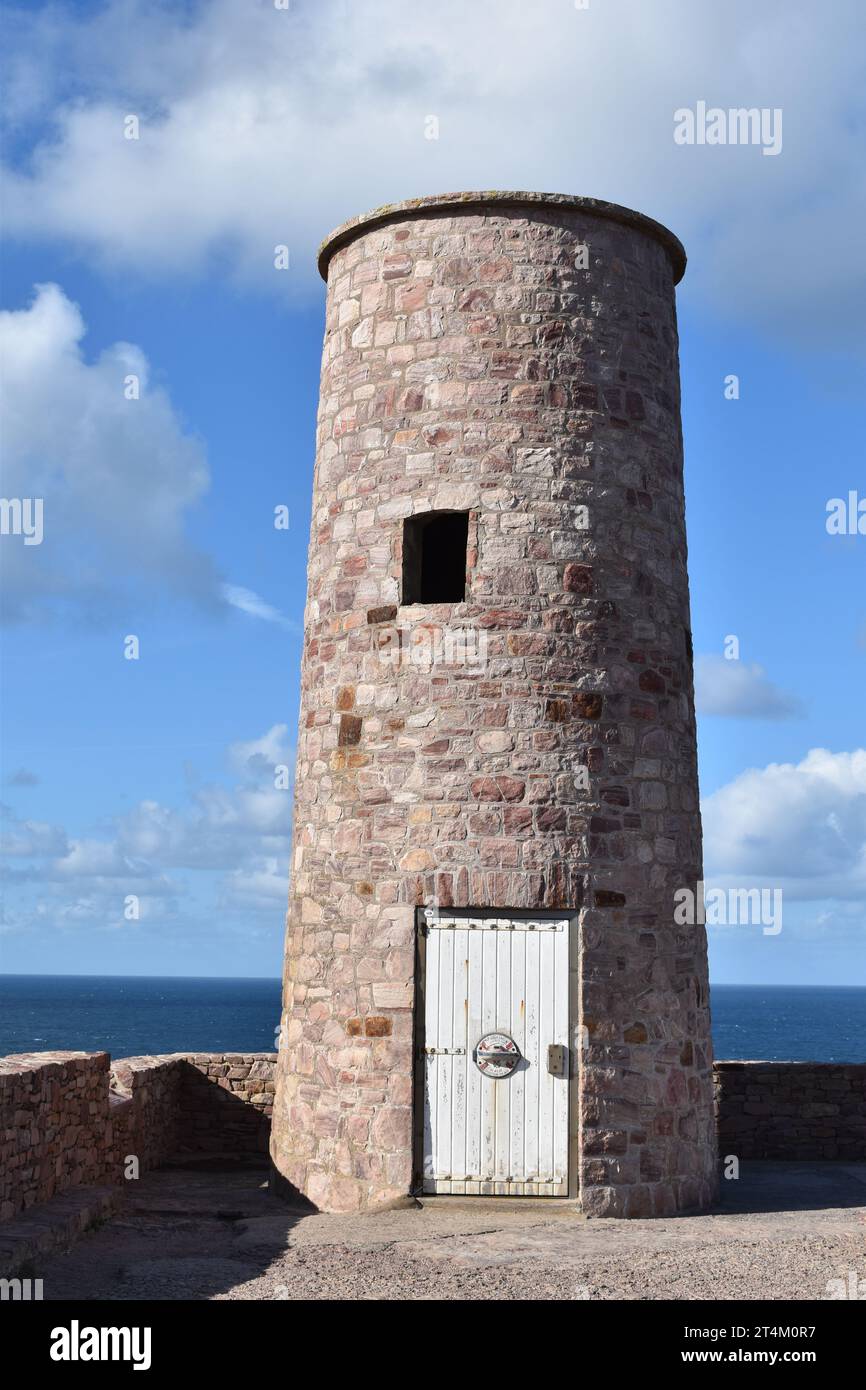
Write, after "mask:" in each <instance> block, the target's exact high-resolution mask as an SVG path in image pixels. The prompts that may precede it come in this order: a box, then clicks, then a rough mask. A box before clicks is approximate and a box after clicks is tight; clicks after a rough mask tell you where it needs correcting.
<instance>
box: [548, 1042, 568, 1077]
mask: <svg viewBox="0 0 866 1390" xmlns="http://www.w3.org/2000/svg"><path fill="white" fill-rule="evenodd" d="M547 1070H548V1071H549V1072H550V1074H551V1076H568V1048H567V1047H565V1046H564V1045H563V1044H562V1043H551V1044H550V1046H549V1047H548V1049H547Z"/></svg>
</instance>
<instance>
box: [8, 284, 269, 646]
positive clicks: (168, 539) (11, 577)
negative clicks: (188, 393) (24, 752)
mask: <svg viewBox="0 0 866 1390" xmlns="http://www.w3.org/2000/svg"><path fill="white" fill-rule="evenodd" d="M85 332H86V327H85V323H84V318H83V316H82V313H81V310H80V309H79V307H78V305H77V304H74V303H73V302H72V301H71V300H70V299H68V298H67V296H66V295H65V294H64V293H63V290H62V289H61V288H60V286H59V285H54V284H45V285H38V286H36V290H35V294H34V298H33V301H32V303H31V304H30V305H28V307H27V308H24V309H14V310H4V311H0V411H2V415H3V422H4V427H3V436H4V437H3V495H4V498H7V499H24V500H26V503H27V508H28V510H27V511H26V514H25V513H24V512H22V519H23V521H26V523H27V524H26V525H24V524H22V526H21V527H19V528H17V529H18V531H19V534H15V533H14V532H13V530H12V528H11V526H7V530H9V531H10V534H8V535H4V537H3V547H2V561H3V564H2V578H3V602H2V613H3V617H4V618H5V619H7V620H11V621H22V620H38V619H40V618H43V617H45V616H48V615H54V616H56V615H58V614H59V615H62V616H69V615H70V614H71V615H74V616H78V617H80V616H89V617H92V616H95V615H99V614H101V613H103V612H105V611H108V610H109V609H110V608H111V606H112V605H114V604H115V603H116V602H117V601H118V595H119V592H121V591H124V589H125V588H128V587H129V586H134V585H144V586H147V587H149V588H150V589H151V590H153V589H156V590H162V591H165V592H166V593H169V594H171V595H172V596H173V597H175V598H176V597H182V598H186V599H188V600H190V601H192V602H194V603H196V604H197V605H200V606H203V607H204V608H205V609H206V610H210V611H212V612H213V613H214V614H217V613H223V612H226V611H228V609H229V608H231V609H235V610H237V611H240V612H243V613H244V614H246V615H248V616H252V617H256V618H261V619H264V620H265V621H268V622H273V623H279V624H280V625H281V626H283V627H294V624H292V623H290V621H289V620H288V619H286V618H284V617H283V616H282V614H280V613H279V612H278V611H277V610H276V609H275V608H273V607H272V606H271V605H270V604H268V603H267V602H266V601H265V600H264V599H262V598H260V597H259V596H258V595H257V594H255V593H253V592H252V590H250V589H244V588H240V587H239V586H237V585H233V584H228V583H226V582H224V581H223V580H221V579H220V577H219V575H218V573H217V570H216V567H215V565H214V563H213V561H212V559H211V558H210V557H209V556H208V555H206V554H204V553H203V552H201V551H199V550H197V549H196V548H195V546H194V545H192V543H191V542H190V540H189V537H188V536H187V534H186V523H187V519H188V517H189V515H190V513H191V511H192V509H193V508H194V507H195V506H196V505H197V504H198V503H199V502H200V501H201V500H202V498H203V497H204V495H205V494H206V492H207V490H208V488H209V485H210V476H209V472H208V467H207V461H206V457H205V449H204V446H203V444H202V442H201V441H200V440H199V439H197V438H196V437H195V436H194V435H192V434H191V433H189V431H188V430H187V429H186V428H185V426H184V424H183V422H182V420H181V419H180V418H179V416H178V414H177V412H176V411H175V409H174V407H173V405H172V402H171V399H170V397H169V395H168V393H167V391H166V390H165V389H164V388H163V387H161V386H159V385H156V384H154V383H153V382H152V380H151V371H150V366H149V363H148V361H147V358H146V356H145V355H144V353H143V352H142V351H141V349H140V348H138V347H136V346H135V345H134V344H132V343H122V342H120V343H115V344H113V346H111V347H109V348H107V349H106V350H105V351H103V352H102V353H100V354H99V356H98V357H97V358H96V360H95V361H92V362H89V361H88V360H87V359H86V357H85V355H84V352H83V349H82V339H83V338H84V336H85ZM37 504H38V512H37V511H36V510H34V508H35V507H36V506H37ZM37 519H38V523H39V524H38V526H37V524H36V523H37ZM28 537H29V538H30V539H29V540H28ZM37 537H38V539H37Z"/></svg>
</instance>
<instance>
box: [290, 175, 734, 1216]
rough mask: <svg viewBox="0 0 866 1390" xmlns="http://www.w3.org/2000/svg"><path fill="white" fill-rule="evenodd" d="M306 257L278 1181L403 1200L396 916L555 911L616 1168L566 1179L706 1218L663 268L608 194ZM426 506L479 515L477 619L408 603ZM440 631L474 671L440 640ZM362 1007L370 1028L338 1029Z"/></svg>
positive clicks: (705, 1089) (701, 972)
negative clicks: (678, 894)
mask: <svg viewBox="0 0 866 1390" xmlns="http://www.w3.org/2000/svg"><path fill="white" fill-rule="evenodd" d="M584 247H586V248H588V249H589V267H590V268H589V269H582V268H581V267H582V266H583V265H585V264H586V260H585V256H584V252H583V248H584ZM320 264H321V266H322V269H323V273H324V274H325V275H326V277H327V282H328V298H327V311H326V334H325V343H324V350H323V358H322V377H321V393H320V407H319V419H318V439H317V469H316V491H315V495H314V498H313V515H312V528H311V544H310V558H309V575H308V607H307V623H306V631H305V644H304V656H303V666H302V696H301V709H302V714H301V721H300V734H299V740H298V752H297V776H296V781H295V821H294V848H293V857H292V888H291V895H290V904H289V914H288V919H287V935H286V958H285V975H284V1028H283V1038H284V1045H283V1047H282V1048H281V1051H280V1056H279V1063H278V1079H277V1097H276V1103H275V1110H274V1126H273V1133H272V1145H271V1152H272V1157H273V1159H274V1162H275V1164H276V1166H277V1167H278V1169H280V1171H282V1172H283V1173H284V1174H285V1175H286V1176H287V1177H289V1178H290V1179H291V1180H292V1181H293V1182H295V1183H297V1184H298V1185H299V1186H300V1187H302V1189H303V1190H304V1191H305V1192H306V1193H307V1194H308V1195H309V1196H310V1197H311V1198H312V1199H313V1200H314V1201H316V1202H317V1203H318V1204H319V1205H321V1206H324V1207H326V1208H328V1209H330V1210H337V1209H360V1210H363V1209H367V1208H369V1207H371V1206H374V1205H376V1204H378V1203H380V1202H383V1201H389V1200H391V1199H393V1198H395V1197H397V1196H399V1195H401V1194H402V1193H404V1192H405V1191H406V1188H407V1186H408V1183H409V1181H410V1175H411V1161H412V1152H411V1143H412V1139H411V1128H412V1127H411V1125H410V1124H408V1123H407V1121H406V1113H405V1112H406V1107H407V1099H406V1092H407V1089H409V1088H411V1080H412V1056H411V1033H412V1017H411V1008H412V1001H413V984H414V955H413V944H414V929H415V928H414V918H415V910H416V908H418V907H423V906H433V905H440V906H455V907H478V908H480V909H485V908H489V909H509V908H511V909H530V910H531V909H539V908H551V909H563V910H571V911H574V912H577V911H579V912H580V914H581V929H582V941H583V962H582V971H581V978H582V981H583V984H582V989H583V998H582V1000H581V1003H580V1008H581V1014H586V1015H590V1016H592V1017H594V1018H596V1019H598V1020H599V1027H598V1029H597V1030H596V1032H594V1033H593V1034H592V1035H590V1038H589V1044H588V1046H587V1048H586V1049H585V1052H584V1054H583V1055H582V1057H581V1059H580V1062H581V1071H580V1075H581V1105H582V1106H583V1107H585V1109H586V1110H587V1112H589V1111H590V1110H591V1108H592V1107H595V1108H596V1110H597V1115H598V1118H597V1119H596V1120H594V1121H588V1120H587V1117H586V1116H584V1120H583V1123H584V1124H586V1125H587V1128H588V1129H592V1130H597V1131H598V1132H599V1133H602V1132H603V1133H606V1134H611V1135H616V1136H617V1139H616V1144H617V1146H618V1147H617V1150H616V1157H617V1159H618V1160H621V1162H620V1163H619V1165H618V1166H616V1167H607V1166H604V1165H600V1164H599V1163H598V1162H595V1163H594V1164H593V1165H592V1166H589V1165H587V1164H584V1168H583V1171H582V1173H581V1181H582V1186H583V1194H584V1201H585V1203H586V1206H587V1209H589V1210H593V1211H601V1210H604V1211H605V1212H606V1213H607V1214H614V1215H625V1216H629V1215H631V1216H637V1215H642V1214H645V1213H647V1212H651V1213H656V1214H659V1213H665V1212H668V1211H674V1210H678V1209H680V1208H681V1207H682V1206H683V1205H684V1204H689V1205H691V1204H694V1203H695V1202H698V1203H706V1202H707V1201H708V1200H709V1199H710V1198H711V1196H712V1193H713V1190H714V1183H715V1175H714V1158H715V1144H714V1133H713V1111H712V1075H711V1046H710V1037H709V1009H708V987H707V967H706V942H705V935H704V931H703V928H701V927H697V928H682V927H677V926H676V925H675V924H674V921H673V904H674V892H675V891H676V889H678V888H681V887H683V886H688V885H690V884H691V885H694V884H695V883H696V882H697V880H698V879H699V878H700V877H701V842H700V820H699V815H698V811H697V773H696V749H695V724H694V710H693V698H692V657H691V642H690V636H689V631H690V619H689V603H688V583H687V575H686V541H685V527H684V501H683V484H682V445H681V432H680V419H679V377H678V362H677V329H676V314H675V304H674V284H675V282H676V280H677V279H678V278H679V276H680V275H681V273H682V270H683V267H684V257H683V253H682V248H681V247H679V244H678V243H677V242H676V239H675V238H673V237H672V236H671V235H670V233H668V232H666V231H664V229H662V228H659V227H658V226H657V225H656V224H652V223H650V222H649V221H648V220H647V219H642V218H641V217H640V216H639V215H637V214H634V213H630V212H627V211H625V210H623V209H617V208H614V207H612V206H611V205H609V204H601V203H597V202H594V201H593V200H588V199H580V198H566V197H562V198H559V197H553V198H549V197H546V196H541V195H522V194H496V195H483V194H472V195H461V196H455V197H449V198H444V199H422V200H418V201H416V202H414V203H412V204H411V205H401V206H399V207H394V208H388V209H385V210H379V211H378V212H376V213H374V214H371V215H368V216H366V217H364V218H360V219H357V220H356V221H355V222H354V223H352V224H348V225H347V226H346V227H345V228H342V229H341V230H340V231H339V232H338V233H336V234H335V235H334V236H332V237H331V238H330V239H329V241H328V243H327V245H326V246H325V247H324V248H323V251H322V256H321V261H320ZM436 510H460V511H466V512H468V514H469V527H468V536H469V539H468V547H467V562H466V589H465V598H464V601H463V602H460V603H455V604H451V605H447V604H436V605H426V606H422V605H411V606H405V605H402V603H401V600H402V584H403V558H404V557H403V523H404V520H405V518H407V517H411V516H414V515H418V514H421V513H425V512H429V511H436ZM455 628H456V629H462V630H468V631H469V632H471V633H473V634H475V635H476V636H477V635H479V634H480V635H481V636H483V638H484V645H483V647H481V646H480V645H478V646H476V649H475V651H476V655H477V656H478V659H477V660H475V661H467V660H463V661H460V660H454V659H451V660H449V659H447V654H445V655H443V653H442V651H441V650H438V651H437V648H436V636H437V633H438V634H440V635H441V633H442V631H443V629H455ZM348 689H351V690H353V691H354V703H353V705H352V713H351V715H348V714H346V713H342V714H341V712H340V710H339V709H338V708H336V707H335V692H338V691H344V690H348ZM349 719H351V720H353V721H355V722H354V723H353V724H352V725H351V726H349V725H348V724H347V722H346V721H348V720H349ZM494 733H495V734H497V735H500V736H501V737H498V738H495V739H493V738H490V735H491V734H494ZM350 734H351V738H350ZM355 735H357V737H355ZM586 773H588V783H589V785H588V786H587V778H586V776H585V774H586ZM373 1014H375V1015H376V1016H382V1017H391V1018H392V1020H393V1031H392V1033H391V1035H390V1036H383V1037H375V1036H370V1034H369V1032H367V1031H365V1032H364V1033H363V1034H362V1033H361V1032H360V1031H357V1032H356V1033H355V1035H354V1036H350V1033H349V1030H347V1023H348V1021H349V1020H355V1019H357V1020H361V1021H362V1020H364V1019H366V1018H369V1017H370V1016H371V1015H373ZM579 1022H580V1020H579V1019H578V1020H575V1024H576V1025H577V1024H579ZM686 1043H691V1044H692V1047H693V1051H692V1053H691V1054H688V1053H687V1051H686V1046H685V1045H686ZM398 1083H399V1095H397V1094H396V1093H395V1090H394V1089H393V1088H395V1087H397V1086H398ZM302 1106H303V1107H305V1109H304V1110H303V1113H304V1114H305V1115H309V1117H310V1118H309V1121H308V1123H305V1124H304V1125H303V1126H300V1125H298V1124H297V1123H293V1120H292V1116H293V1115H297V1114H299V1113H300V1107H302ZM323 1113H324V1114H327V1115H328V1116H329V1117H334V1118H333V1123H331V1121H330V1120H329V1123H328V1125H327V1127H326V1128H325V1129H322V1130H319V1129H317V1128H316V1125H315V1119H314V1117H316V1116H318V1115H319V1114H323ZM662 1114H663V1115H665V1116H666V1117H667V1118H666V1119H665V1120H664V1121H663V1122H662V1123H661V1124H658V1125H656V1124H654V1123H652V1121H653V1117H654V1116H659V1115H662ZM401 1136H402V1137H401ZM385 1137H387V1141H388V1143H387V1145H386V1144H385V1142H384V1139H385ZM401 1143H402V1144H404V1145H405V1147H404V1148H402V1149H401V1148H400V1147H399V1145H400V1144H401ZM606 1152H607V1151H605V1150H602V1151H601V1153H602V1156H604V1155H605V1153H606ZM644 1155H647V1156H646V1157H644ZM639 1159H640V1162H639ZM392 1160H393V1162H392ZM641 1162H642V1163H643V1165H644V1166H643V1172H642V1171H641V1167H640V1163H641ZM389 1165H390V1166H389ZM651 1172H652V1173H658V1174H660V1176H659V1178H658V1179H655V1178H652V1179H650V1178H649V1176H648V1175H649V1173H651ZM594 1190H595V1191H594Z"/></svg>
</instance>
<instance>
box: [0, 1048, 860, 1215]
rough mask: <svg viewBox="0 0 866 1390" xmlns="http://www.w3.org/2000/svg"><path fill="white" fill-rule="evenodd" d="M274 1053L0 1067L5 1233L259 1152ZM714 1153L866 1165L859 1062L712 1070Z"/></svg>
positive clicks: (44, 1058)
mask: <svg viewBox="0 0 866 1390" xmlns="http://www.w3.org/2000/svg"><path fill="white" fill-rule="evenodd" d="M275 1066H276V1054H275V1053H272V1052H252V1053H250V1052H248V1053H237V1052H231V1053H193V1052H176V1053H169V1054H166V1055H162V1056H152V1057H123V1058H121V1059H119V1060H118V1061H116V1062H113V1063H112V1062H111V1059H110V1057H109V1055H108V1053H107V1052H36V1053H20V1054H17V1055H14V1056H11V1057H2V1058H0V1221H10V1220H12V1219H13V1217H15V1216H16V1215H17V1214H18V1213H19V1212H20V1211H22V1210H24V1209H27V1208H30V1207H32V1206H34V1205H36V1204H38V1203H41V1202H47V1201H48V1200H49V1199H50V1198H51V1197H53V1196H55V1195H56V1194H58V1193H61V1192H64V1191H66V1190H67V1189H69V1188H81V1187H97V1186H100V1185H103V1186H105V1185H108V1186H112V1185H116V1184H119V1183H121V1182H123V1180H124V1166H125V1163H126V1160H127V1158H128V1157H129V1156H130V1155H132V1156H134V1157H135V1158H137V1159H138V1169H139V1173H145V1172H147V1171H148V1170H149V1169H152V1168H156V1167H159V1165H160V1164H161V1163H164V1162H165V1160H166V1159H168V1158H171V1157H174V1156H175V1155H178V1154H187V1155H189V1154H197V1153H204V1154H217V1153H219V1154H256V1153H257V1154H262V1155H264V1154H266V1153H267V1148H268V1136H269V1133H270V1124H271V1110H272V1107H273V1100H274V1070H275ZM714 1079H715V1086H716V1108H717V1117H718V1131H719V1145H720V1151H721V1153H722V1155H725V1154H736V1155H737V1157H739V1158H743V1159H748V1158H770V1159H849V1160H851V1159H864V1158H866V1063H862V1064H856V1063H850V1064H846V1065H836V1064H834V1063H826V1064H825V1063H819V1062H717V1063H716V1064H715V1068H714Z"/></svg>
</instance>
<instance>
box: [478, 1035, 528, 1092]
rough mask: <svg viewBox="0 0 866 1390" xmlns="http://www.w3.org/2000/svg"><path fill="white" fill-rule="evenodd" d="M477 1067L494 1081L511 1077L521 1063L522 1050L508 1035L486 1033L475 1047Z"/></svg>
mask: <svg viewBox="0 0 866 1390" xmlns="http://www.w3.org/2000/svg"><path fill="white" fill-rule="evenodd" d="M473 1056H474V1058H475V1065H476V1067H477V1068H478V1070H479V1071H480V1072H482V1073H483V1075H484V1076H489V1077H490V1079H491V1080H492V1081H501V1080H502V1079H503V1078H504V1077H506V1076H510V1075H511V1073H512V1072H513V1071H514V1069H515V1067H516V1066H517V1063H518V1062H519V1061H520V1056H521V1053H520V1048H519V1047H518V1046H517V1043H516V1042H515V1041H514V1039H513V1038H510V1037H509V1036H508V1034H507V1033H485V1034H484V1037H483V1038H481V1039H479V1041H478V1042H477V1043H476V1045H475V1052H474V1054H473Z"/></svg>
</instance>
